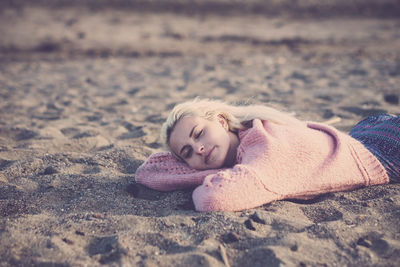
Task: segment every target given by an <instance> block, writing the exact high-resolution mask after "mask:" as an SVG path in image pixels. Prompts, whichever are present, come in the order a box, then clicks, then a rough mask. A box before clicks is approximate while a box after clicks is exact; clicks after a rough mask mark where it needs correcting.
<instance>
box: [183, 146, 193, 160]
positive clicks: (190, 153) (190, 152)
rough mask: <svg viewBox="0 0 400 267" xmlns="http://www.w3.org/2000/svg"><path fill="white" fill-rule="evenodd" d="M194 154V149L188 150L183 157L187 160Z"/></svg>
mask: <svg viewBox="0 0 400 267" xmlns="http://www.w3.org/2000/svg"><path fill="white" fill-rule="evenodd" d="M192 152H193V149H192V148H187V149H186V151H185V153H184V155H183V157H184V158H185V159H187V158H190V157H191V156H192Z"/></svg>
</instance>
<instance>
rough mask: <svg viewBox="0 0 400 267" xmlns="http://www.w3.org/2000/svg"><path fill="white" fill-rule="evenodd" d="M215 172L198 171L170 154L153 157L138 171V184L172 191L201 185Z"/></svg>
mask: <svg viewBox="0 0 400 267" xmlns="http://www.w3.org/2000/svg"><path fill="white" fill-rule="evenodd" d="M218 171H219V170H218V169H215V170H205V171H198V170H195V169H192V168H190V167H189V166H188V165H187V164H185V163H183V162H180V161H178V160H177V159H176V158H175V157H174V156H173V155H172V154H171V153H170V152H159V153H155V154H153V155H151V156H150V157H149V158H148V159H147V160H146V161H145V162H144V163H143V164H142V165H141V166H140V167H139V168H138V169H137V170H136V174H135V180H136V182H138V183H140V184H143V185H145V186H147V187H149V188H152V189H155V190H159V191H172V190H177V189H183V188H188V187H195V186H197V185H200V184H201V183H202V182H203V180H204V178H205V177H206V176H207V175H209V174H212V173H216V172H218Z"/></svg>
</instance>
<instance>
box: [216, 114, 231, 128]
mask: <svg viewBox="0 0 400 267" xmlns="http://www.w3.org/2000/svg"><path fill="white" fill-rule="evenodd" d="M217 120H218V122H219V123H221V125H222V127H224V129H225V130H227V131H228V130H229V125H228V121H227V120H226V119H225V117H224V116H223V115H222V114H218V116H217Z"/></svg>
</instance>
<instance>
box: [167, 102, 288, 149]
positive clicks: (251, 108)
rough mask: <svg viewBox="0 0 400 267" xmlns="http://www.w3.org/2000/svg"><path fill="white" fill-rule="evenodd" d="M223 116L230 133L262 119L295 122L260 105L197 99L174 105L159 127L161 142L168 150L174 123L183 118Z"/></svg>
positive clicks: (286, 115) (209, 118)
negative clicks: (237, 104)
mask: <svg viewBox="0 0 400 267" xmlns="http://www.w3.org/2000/svg"><path fill="white" fill-rule="evenodd" d="M219 115H220V116H223V117H224V118H225V119H226V121H227V123H228V127H229V130H230V131H234V132H236V131H237V130H239V129H246V128H249V125H250V123H249V122H251V121H252V120H253V119H256V118H258V119H262V120H268V121H271V122H275V123H278V124H287V123H290V121H293V120H296V119H295V118H294V117H292V116H291V115H289V114H287V113H284V112H281V111H278V110H276V109H274V108H271V107H266V106H262V105H246V106H235V105H229V104H227V103H225V102H222V101H218V100H209V99H199V98H195V99H194V100H191V101H187V102H184V103H181V104H178V105H176V106H175V107H174V108H173V109H172V111H171V113H170V114H169V115H168V117H167V119H166V121H165V122H164V124H163V125H162V127H161V141H162V142H163V143H164V145H165V146H166V147H167V148H168V147H169V139H170V137H171V133H172V131H173V129H174V127H175V125H176V123H177V122H178V121H179V120H180V119H181V118H183V117H187V116H199V117H201V118H204V119H208V120H214V119H216V118H217V116H219Z"/></svg>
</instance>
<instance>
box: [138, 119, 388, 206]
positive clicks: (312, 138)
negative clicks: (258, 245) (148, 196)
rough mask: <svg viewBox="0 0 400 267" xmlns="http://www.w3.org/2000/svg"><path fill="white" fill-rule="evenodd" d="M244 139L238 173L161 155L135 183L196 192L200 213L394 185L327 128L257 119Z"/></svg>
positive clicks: (368, 157) (349, 141)
mask: <svg viewBox="0 0 400 267" xmlns="http://www.w3.org/2000/svg"><path fill="white" fill-rule="evenodd" d="M239 138H240V145H239V147H238V152H237V164H236V165H235V166H234V167H233V168H230V169H216V170H206V171H197V170H194V169H191V168H190V167H188V166H187V165H186V164H185V163H182V162H179V161H178V160H176V159H175V158H174V157H173V156H172V154H171V153H170V152H161V153H156V154H153V155H151V156H150V157H149V158H148V159H147V161H146V162H145V163H143V164H142V165H141V166H140V167H139V168H138V170H137V172H136V181H137V182H138V183H141V184H144V185H146V186H148V187H150V188H153V189H156V190H160V191H169V190H175V189H181V188H185V187H194V186H197V188H196V189H195V190H194V192H193V202H194V204H195V207H196V210H198V211H217V210H230V211H239V210H244V209H249V208H254V207H257V206H260V205H263V204H266V203H269V202H271V201H275V200H281V199H285V198H299V199H308V198H312V197H314V196H316V195H319V194H323V193H327V192H335V191H344V190H352V189H355V188H358V187H361V186H369V185H376V184H385V183H388V182H389V178H388V175H387V173H386V171H385V169H384V167H383V166H382V164H381V163H380V162H379V161H378V160H377V159H376V158H375V157H374V156H373V155H372V154H371V153H370V152H369V151H368V150H367V149H366V148H365V147H364V146H363V145H362V144H361V143H359V142H358V141H357V140H355V139H353V138H352V137H350V136H348V135H346V134H344V133H341V132H340V131H338V130H336V129H335V128H333V127H330V126H327V125H324V124H320V123H312V122H301V121H298V123H294V124H290V125H289V124H285V125H281V124H276V123H272V122H268V121H261V120H258V119H255V120H254V121H253V127H252V128H250V129H248V130H245V131H241V132H239Z"/></svg>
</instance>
